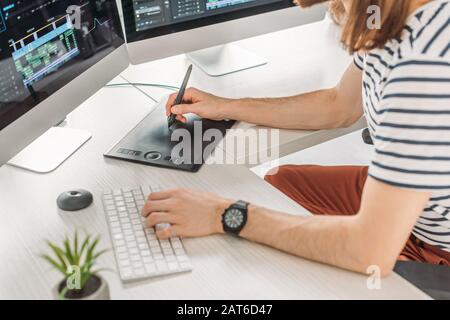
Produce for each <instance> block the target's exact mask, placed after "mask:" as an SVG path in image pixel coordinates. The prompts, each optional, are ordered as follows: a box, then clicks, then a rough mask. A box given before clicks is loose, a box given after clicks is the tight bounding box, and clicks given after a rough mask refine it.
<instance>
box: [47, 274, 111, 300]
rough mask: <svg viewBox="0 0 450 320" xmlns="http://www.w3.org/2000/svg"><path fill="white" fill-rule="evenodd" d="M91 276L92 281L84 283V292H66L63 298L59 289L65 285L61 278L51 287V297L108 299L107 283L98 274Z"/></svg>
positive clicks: (58, 298)
mask: <svg viewBox="0 0 450 320" xmlns="http://www.w3.org/2000/svg"><path fill="white" fill-rule="evenodd" d="M93 278H94V279H93V281H90V280H88V283H87V284H86V289H87V292H86V293H83V292H80V293H71V292H68V293H67V294H66V297H65V298H62V297H61V289H62V288H64V286H65V280H62V281H61V282H59V283H58V284H57V285H56V286H55V287H54V288H53V297H54V298H55V299H57V300H60V299H65V300H109V299H110V295H109V286H108V283H107V282H106V281H105V280H104V279H103V278H102V277H100V276H99V275H95V276H93ZM85 291H86V290H85Z"/></svg>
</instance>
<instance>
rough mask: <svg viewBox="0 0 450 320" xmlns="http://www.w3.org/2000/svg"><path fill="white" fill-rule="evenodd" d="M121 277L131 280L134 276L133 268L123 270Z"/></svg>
mask: <svg viewBox="0 0 450 320" xmlns="http://www.w3.org/2000/svg"><path fill="white" fill-rule="evenodd" d="M121 275H122V277H124V278H131V277H132V276H133V269H131V268H122V272H121Z"/></svg>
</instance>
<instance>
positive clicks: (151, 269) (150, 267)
mask: <svg viewBox="0 0 450 320" xmlns="http://www.w3.org/2000/svg"><path fill="white" fill-rule="evenodd" d="M144 268H145V271H146V272H147V273H149V274H153V273H156V266H155V265H154V264H146V265H145V266H144Z"/></svg>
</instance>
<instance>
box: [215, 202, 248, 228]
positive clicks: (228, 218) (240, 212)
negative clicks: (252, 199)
mask: <svg viewBox="0 0 450 320" xmlns="http://www.w3.org/2000/svg"><path fill="white" fill-rule="evenodd" d="M248 205H249V203H248V202H245V201H242V200H239V201H238V202H236V203H234V204H232V205H231V206H230V207H228V209H226V210H225V212H224V213H223V215H222V226H223V231H225V232H227V233H231V234H233V235H236V236H239V233H240V232H241V231H242V229H244V227H245V224H246V223H247V212H248Z"/></svg>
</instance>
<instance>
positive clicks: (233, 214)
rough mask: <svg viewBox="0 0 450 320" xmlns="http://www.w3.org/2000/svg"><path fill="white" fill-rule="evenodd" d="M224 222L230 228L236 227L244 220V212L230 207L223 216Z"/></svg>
mask: <svg viewBox="0 0 450 320" xmlns="http://www.w3.org/2000/svg"><path fill="white" fill-rule="evenodd" d="M224 221H225V224H226V225H227V226H228V227H229V228H231V229H238V228H239V227H240V226H241V225H242V223H243V222H244V214H243V213H242V212H241V211H240V210H238V209H230V210H228V211H227V213H226V214H225V217H224Z"/></svg>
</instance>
